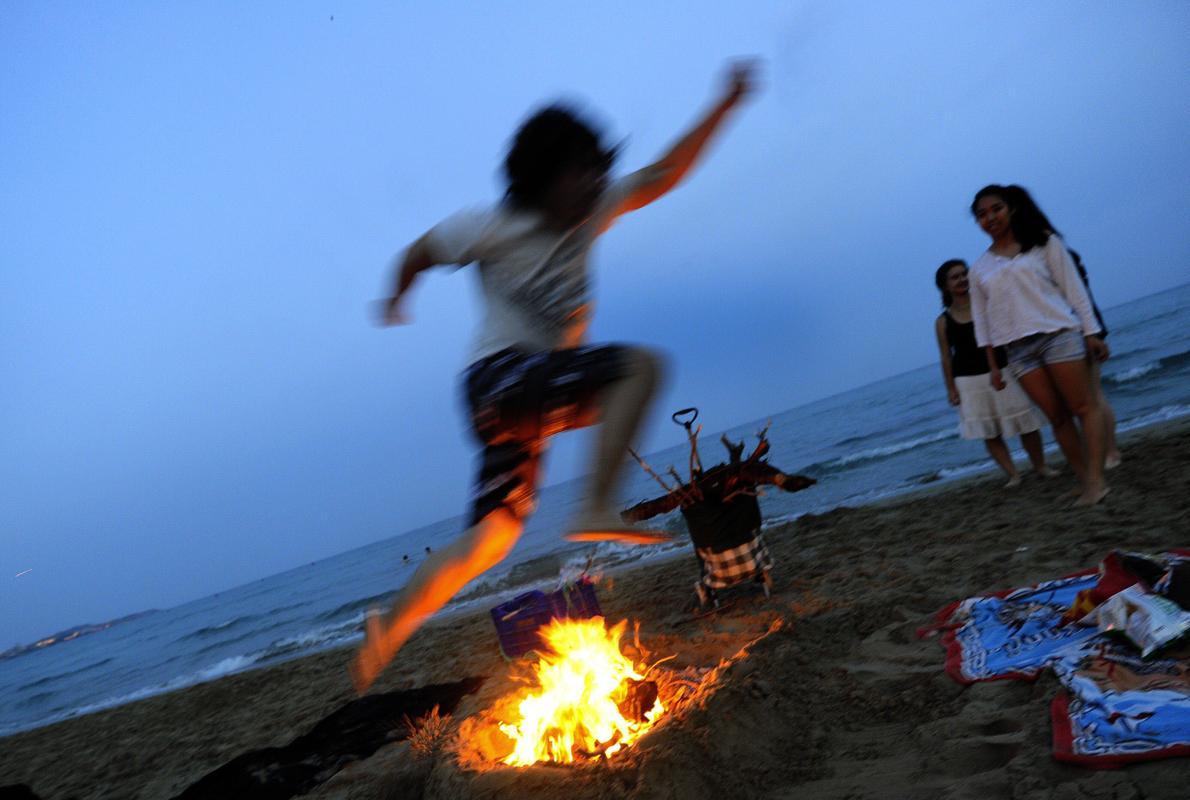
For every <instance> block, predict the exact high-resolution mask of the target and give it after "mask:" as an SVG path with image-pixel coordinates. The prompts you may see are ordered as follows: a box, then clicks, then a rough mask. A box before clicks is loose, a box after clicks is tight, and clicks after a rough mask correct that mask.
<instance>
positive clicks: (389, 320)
mask: <svg viewBox="0 0 1190 800" xmlns="http://www.w3.org/2000/svg"><path fill="white" fill-rule="evenodd" d="M378 305H379V307H380V308H379V309H378V310H379V314H378V316H379V320H378V322H379V323H380V324H381V325H384V326H388V325H408V324H409V323H410V321H411V320H410V319H409V316H408V315H407V314H406V313H405V312H404V311H403V310H402V309H401V296H400V295H397V294H394V295H393V296H392V297H390V298H388V299H387V300H381V301H380V302H379V303H378Z"/></svg>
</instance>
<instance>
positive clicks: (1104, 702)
mask: <svg viewBox="0 0 1190 800" xmlns="http://www.w3.org/2000/svg"><path fill="white" fill-rule="evenodd" d="M1169 556H1170V557H1171V559H1173V560H1176V559H1178V558H1184V557H1185V554H1184V553H1183V552H1181V551H1178V552H1177V553H1176V554H1174V553H1171V554H1169ZM1099 580H1100V575H1099V572H1098V570H1087V571H1085V572H1080V573H1076V574H1074V575H1068V576H1066V577H1064V578H1059V579H1057V580H1052V581H1044V582H1042V583H1038V584H1036V585H1035V586H1028V587H1024V588H1020V589H1013V590H1008V591H1004V592H997V593H995V594H992V595H988V596H982V597H971V598H968V599H966V600H963V601H960V602H956V603H952V604H950V605H949V606H947V607H946V608H944V609H942V610H941V611H940V612H938V614H937V615H936V617H935V621H934V624H933V625H931V626H927V627H926V628H923V629H921V630H920V631H919V632H918V633H919V635H920V636H926V635H929V634H930V633H933V632H937V631H943V636H942V644H943V646H944V647H945V648H946V672H947V673H948V674H949V675H950V676H951V677H952V678H954V679H955V680H956V681H958V682H959V683H964V684H970V683H975V682H977V681H987V680H1003V679H1020V680H1033V679H1035V678H1036V677H1037V676H1038V675H1039V674H1040V673H1041V671H1042V670H1044V669H1046V668H1047V667H1048V668H1051V669H1053V671H1054V673H1055V674H1056V675H1057V677H1058V680H1059V681H1060V682H1061V683H1062V685H1063V687H1065V691H1063V692H1061V693H1060V694H1059V695H1058V696H1057V697H1056V698H1054V701H1053V703H1052V705H1051V709H1050V713H1051V718H1052V720H1053V725H1054V728H1053V745H1054V751H1053V754H1054V757H1055V758H1056V759H1058V760H1062V761H1069V762H1073V763H1078V764H1082V765H1085V766H1091V767H1099V768H1110V767H1118V766H1122V765H1123V764H1127V763H1130V762H1133V761H1142V760H1148V759H1154V758H1165V757H1169V756H1178V755H1190V647H1182V648H1180V649H1179V650H1176V651H1173V652H1170V653H1166V654H1163V655H1159V656H1158V657H1156V658H1151V659H1147V660H1142V659H1141V658H1140V656H1139V654H1138V653H1137V651H1136V650H1135V648H1133V647H1131V646H1130V645H1128V644H1124V643H1120V642H1117V641H1115V640H1113V639H1111V638H1109V637H1108V636H1107V635H1105V634H1102V633H1100V632H1099V630H1098V629H1097V628H1095V627H1088V626H1082V625H1071V624H1063V616H1064V615H1065V614H1066V612H1067V610H1068V609H1069V608H1070V607H1071V604H1072V603H1074V601H1075V600H1076V598H1077V597H1078V595H1079V593H1080V592H1084V591H1089V590H1091V589H1093V588H1094V587H1095V586H1096V584H1097V583H1098V582H1099Z"/></svg>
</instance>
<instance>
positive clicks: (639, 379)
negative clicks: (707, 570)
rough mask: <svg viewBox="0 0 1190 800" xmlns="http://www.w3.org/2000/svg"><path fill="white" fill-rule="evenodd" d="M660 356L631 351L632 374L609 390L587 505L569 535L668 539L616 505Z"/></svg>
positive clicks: (627, 539) (578, 537)
mask: <svg viewBox="0 0 1190 800" xmlns="http://www.w3.org/2000/svg"><path fill="white" fill-rule="evenodd" d="M661 372H662V363H661V359H660V358H659V357H658V356H656V355H655V354H653V353H651V352H650V351H648V350H644V349H641V348H634V349H632V350H630V351H629V353H628V368H627V374H626V375H625V376H624V377H623V378H621V379H620V380H618V381H616V382H615V383H613V384H611V385H610V386H609V387H608V388H607V389H606V390H604V393H603V396H602V397H601V398H600V400H601V405H602V413H601V423H600V426H599V437H598V440H597V441H596V444H595V452H594V456H593V459H592V462H591V469H590V476H591V477H590V482H589V483H588V484H587V489H586V495H585V501H584V505H583V507H582V510H581V511H580V512H579V514H578V515H577V516H576V517H575V519H574V520H573V523H572V524H571V526H570V533H569V534H567V538H570V539H576V540H580V541H593V540H599V539H607V540H619V541H624V542H630V543H642V542H644V541H654V540H656V539H657V538H658V537H661V538H665V539H668V538H669V537H668V535H666V534H664V533H663V532H656V531H654V532H645V531H637V530H636V529H635V528H633V527H632V526H631V525H627V524H625V523H624V522H623V521H621V519H620V515H619V513H617V511H616V509H615V505H614V504H615V487H616V482H617V479H618V478H619V477H620V474H621V472H622V471H623V468H624V464H625V460H626V458H627V456H628V448H629V447H631V446H632V444H633V442H634V441H635V439H636V434H637V432H638V431H639V430H640V424H641V422H642V420H644V417H645V413H646V412H647V411H648V409H649V404H650V401H651V400H652V399H653V395H654V394H655V393H656V390H657V385H658V384H659V383H660V382H661Z"/></svg>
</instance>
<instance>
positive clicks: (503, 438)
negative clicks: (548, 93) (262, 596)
mask: <svg viewBox="0 0 1190 800" xmlns="http://www.w3.org/2000/svg"><path fill="white" fill-rule="evenodd" d="M752 78H753V69H752V67H751V66H750V65H748V64H744V63H740V64H736V65H734V66H733V67H732V69H731V71H730V75H729V77H728V80H727V82H726V86H725V87H724V89H723V91H722V94H721V96H720V98H719V99H718V100H717V102H716V103H715V105H714V106H713V108H712V109H711V110H710V111H709V112H708V113H707V114H706V115H705V116H704V117H703V118H702V119H701V120H700V121H699V122H698V124H696V125H695V126H694V127H693V128H692V129H691V130H690V131H689V132H688V133H687V134H686V135H685V136H683V137H682V138H681V139H680V140H679V141H678V142H677V144H675V145H674V146H673V148H672V149H670V151H669V152H668V153H666V154H665V155H664V156H663V157H662V158H661V159H660V160H659V161H658V162H656V163H655V164H652V165H651V166H648V167H645V168H644V169H642V170H639V171H638V172H634V173H632V174H630V175H628V176H626V177H624V178H620V179H618V180H610V179H609V177H608V172H609V170H610V168H611V166H612V162H613V161H614V159H615V155H616V154H615V151H614V150H611V149H608V148H607V147H606V146H605V145H604V144H603V143H602V142H601V141H600V137H599V134H598V133H597V132H596V131H595V130H594V129H593V128H592V127H591V126H590V125H588V124H587V123H586V122H584V121H583V120H582V119H581V118H579V116H578V115H576V114H575V113H574V112H573V111H571V110H569V109H566V108H563V107H560V106H551V107H548V108H545V109H543V110H541V111H539V112H537V113H536V114H534V115H533V116H532V117H530V118H529V119H528V121H526V122H525V123H524V124H523V125H522V126H521V128H520V130H518V131H517V133H516V135H515V137H514V138H513V141H512V145H511V147H510V149H509V152H508V156H507V157H506V159H505V161H504V172H505V176H506V178H507V181H508V189H507V192H506V194H505V197H504V200H503V201H502V202H500V203H498V204H497V205H495V206H494V207H491V208H487V209H484V210H478V211H463V212H460V213H457V214H455V215H453V216H451V217H448V218H447V219H445V220H444V221H442V222H441V223H439V224H438V225H436V226H435V227H433V228H432V229H431V230H430V231H429V232H427V233H426V234H425V235H423V236H422V237H421V238H419V239H418V240H417V241H415V242H414V243H413V244H412V245H410V246H409V248H408V249H407V250H406V251H405V252H404V254H403V256H402V257H400V259H399V263H398V265H397V267H396V280H395V286H394V288H393V293H392V296H391V297H389V298H388V299H387V300H386V301H385V305H384V322H385V323H386V324H389V325H396V324H401V323H404V322H406V321H407V318H406V317H405V315H404V313H403V312H402V305H403V301H404V298H405V295H406V294H407V293H408V292H409V289H410V287H412V285H413V283H414V281H415V279H416V278H417V276H418V275H419V274H420V273H422V272H424V271H425V270H427V269H429V268H431V267H434V266H437V265H445V264H459V265H464V264H470V263H472V262H478V264H479V277H480V285H481V288H482V296H483V304H484V306H485V314H484V319H483V322H482V324H481V326H480V329H479V333H478V337H477V339H476V342H475V345H474V348H473V355H472V360H471V366H470V367H468V368H467V370H466V372H465V374H464V376H463V381H464V384H465V388H466V396H467V402H468V406H469V409H470V417H471V425H472V428H473V429H474V432H475V435H476V437H477V438H478V439H479V441H480V443H481V445H482V446H483V454H482V459H481V466H480V470H479V476H478V478H477V479H476V482H475V488H474V492H473V496H472V512H471V517H470V527H468V528H467V529H466V531H464V532H463V534H462V535H461V536H459V537H458V538H457V539H455V540H454V541H453V542H452V543H451V544H449V545H448V546H446V547H444V548H442V549H440V550H435V551H434V552H433V554H432V555H430V556H429V557H428V558H426V560H425V561H424V562H423V563H422V565H421V567H420V568H419V569H418V571H417V573H416V574H415V575H414V576H413V578H412V579H410V581H409V583H408V584H407V585H406V586H405V588H404V589H403V590H402V591H401V592H400V594H399V595H398V597H397V599H396V601H395V603H394V605H393V608H392V610H391V611H390V612H389V614H388V615H387V616H384V617H381V616H379V615H376V614H373V615H370V616H369V618H368V623H367V638H366V640H365V642H364V644H363V646H362V647H361V649H360V651H359V653H358V655H357V656H356V659H355V662H354V664H353V665H352V669H351V672H352V678H353V680H354V682H355V685H356V688H357V689H358V690H359V691H361V692H362V691H364V690H366V689H367V687H368V686H370V685H371V684H372V682H373V681H374V680H375V679H376V676H377V675H378V674H379V673H380V671H381V670H382V669H384V667H385V666H387V665H388V663H389V662H390V661H392V659H393V657H394V656H395V655H396V653H397V651H398V650H399V649H400V648H401V647H402V646H403V645H404V644H405V642H406V641H407V640H408V639H409V637H410V636H412V635H413V633H414V632H415V631H416V630H417V629H418V627H420V626H421V624H422V623H423V622H424V621H425V620H426V619H427V618H428V617H429V616H430V615H431V614H433V613H434V612H435V611H437V610H438V609H439V608H441V607H442V606H443V605H445V604H446V603H447V602H448V601H449V600H450V598H451V597H453V596H454V595H455V593H456V592H458V591H459V589H461V588H462V587H463V586H464V585H465V584H466V583H467V582H469V581H470V580H471V579H472V578H475V577H476V576H478V575H480V574H481V573H483V572H484V571H486V570H488V569H490V568H492V567H493V566H495V565H496V564H498V563H499V562H500V561H501V560H503V559H504V557H505V556H507V555H508V553H509V552H510V551H511V549H512V547H513V545H514V544H516V541H517V539H518V538H519V537H520V534H521V530H522V527H523V525H524V520H525V519H526V518H527V517H528V515H529V514H530V513H532V511H533V508H534V505H535V496H536V488H537V468H538V461H539V458H540V456H541V454H542V452H543V450H544V448H545V442H546V439H547V438H548V437H549V436H551V435H553V434H555V433H559V432H561V431H566V430H573V429H575V428H581V427H584V426H587V425H591V424H594V423H596V422H600V423H602V425H601V428H600V431H599V436H598V441H597V442H596V445H595V452H594V453H593V456H592V461H591V467H590V478H589V483H588V486H587V489H586V492H585V494H584V506H583V508H582V509H581V510H580V512H579V513H578V515H577V516H576V517H575V518H574V520H572V522H571V524H570V526H569V532H568V533H567V534H566V535H567V538H570V539H573V540H577V541H600V540H611V541H620V542H630V543H648V542H655V541H658V540H661V539H665V538H668V537H666V536H665V535H664V534H661V533H657V532H651V531H639V530H636V529H634V528H632V527H629V526H627V525H625V524H624V523H623V522H622V521H621V520H620V516H619V514H618V512H617V510H616V508H615V507H614V504H615V499H616V497H615V486H616V482H617V479H618V478H619V477H620V474H621V472H622V467H623V464H624V459H625V456H626V454H627V450H628V448H629V447H630V446H631V445H632V443H633V441H634V440H635V437H636V434H637V432H638V429H639V428H640V423H641V420H642V419H643V417H644V414H645V412H646V410H647V409H648V405H649V402H650V400H651V399H652V397H653V395H654V393H655V389H656V387H657V384H658V382H659V380H660V377H661V372H662V362H661V358H660V357H659V356H658V355H657V354H656V353H654V352H651V351H649V350H647V349H645V348H642V347H637V346H631V345H598V346H594V345H587V344H585V343H584V342H585V333H586V329H587V325H588V322H589V320H590V313H591V307H590V296H589V291H588V285H589V281H588V277H587V256H588V253H589V252H590V249H591V246H592V245H593V244H594V243H595V240H596V239H597V238H598V237H599V236H600V235H601V234H602V233H603V232H604V231H606V230H607V229H608V228H609V227H610V226H611V225H612V223H613V222H615V220H616V218H617V217H619V216H620V215H621V214H625V213H627V212H629V211H634V210H636V209H638V208H641V207H642V206H645V205H648V204H649V203H651V202H653V201H654V200H656V199H657V198H659V197H661V196H662V195H663V194H665V193H666V192H668V191H669V190H670V189H672V188H673V187H674V186H675V185H677V183H678V182H679V181H681V180H682V178H683V177H684V176H685V175H686V173H687V172H688V171H689V170H690V168H691V167H692V166H693V165H694V163H695V161H696V160H697V159H698V156H699V154H700V153H702V151H703V150H704V148H705V147H706V145H707V143H708V142H709V141H710V139H711V137H712V136H713V134H714V133H715V132H716V131H717V130H718V129H719V127H720V126H721V125H722V123H723V121H724V119H725V118H726V116H727V114H728V112H729V111H731V109H732V108H734V107H735V106H736V105H737V104H738V103H739V102H740V100H741V99H743V98H744V97H745V96H746V95H747V94H748V93H749V91H750V89H751V88H752Z"/></svg>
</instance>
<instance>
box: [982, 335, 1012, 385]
mask: <svg viewBox="0 0 1190 800" xmlns="http://www.w3.org/2000/svg"><path fill="white" fill-rule="evenodd" d="M983 352H984V354H985V355H986V356H987V359H988V380H990V381H991V383H992V388H993V389H995V390H996V391H997V392H998V391H1000V390H1002V389H1003V388H1004V387H1005V386H1007V385H1008V384H1007V383H1005V382H1004V376H1003V375H1002V374H1000V365H999V364H997V363H996V348H994V347H992V346H991V345H988V346H987V347H985V348H983Z"/></svg>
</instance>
